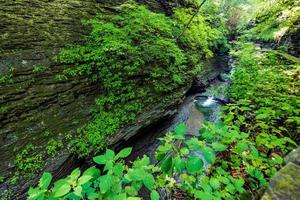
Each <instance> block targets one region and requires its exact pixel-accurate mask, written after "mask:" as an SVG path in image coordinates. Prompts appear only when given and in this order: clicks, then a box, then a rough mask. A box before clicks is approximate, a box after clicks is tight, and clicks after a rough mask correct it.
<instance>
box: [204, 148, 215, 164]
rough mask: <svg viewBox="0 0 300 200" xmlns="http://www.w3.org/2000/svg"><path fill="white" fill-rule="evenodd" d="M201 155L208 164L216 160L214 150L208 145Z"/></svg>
mask: <svg viewBox="0 0 300 200" xmlns="http://www.w3.org/2000/svg"><path fill="white" fill-rule="evenodd" d="M203 157H204V158H205V160H206V161H207V162H208V163H209V164H213V163H214V162H215V160H216V155H215V152H214V151H213V150H212V149H211V148H209V147H207V148H205V149H204V151H203Z"/></svg>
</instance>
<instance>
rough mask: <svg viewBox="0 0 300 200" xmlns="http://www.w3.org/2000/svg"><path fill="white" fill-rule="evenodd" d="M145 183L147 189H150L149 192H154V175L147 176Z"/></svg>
mask: <svg viewBox="0 0 300 200" xmlns="http://www.w3.org/2000/svg"><path fill="white" fill-rule="evenodd" d="M143 183H144V185H145V186H146V188H148V189H149V190H153V187H154V184H155V180H154V177H153V176H152V174H147V175H146V176H145V177H144V179H143Z"/></svg>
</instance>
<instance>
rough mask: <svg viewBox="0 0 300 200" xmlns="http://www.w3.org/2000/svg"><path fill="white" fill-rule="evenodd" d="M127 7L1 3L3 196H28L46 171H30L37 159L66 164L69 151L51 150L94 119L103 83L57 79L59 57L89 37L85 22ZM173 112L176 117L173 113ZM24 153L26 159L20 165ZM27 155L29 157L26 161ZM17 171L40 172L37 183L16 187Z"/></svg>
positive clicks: (47, 164)
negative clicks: (93, 109) (55, 152)
mask: <svg viewBox="0 0 300 200" xmlns="http://www.w3.org/2000/svg"><path fill="white" fill-rule="evenodd" d="M122 2H124V1H111V0H109V1H107V0H85V1H82V0H14V1H11V0H2V1H0V52H1V53H0V74H1V75H0V150H1V154H0V160H1V162H0V177H1V178H0V196H2V197H3V196H6V195H7V196H10V194H7V193H13V196H15V197H16V196H18V193H20V194H22V193H23V194H24V192H25V190H26V188H28V186H30V185H32V184H33V183H35V182H36V181H37V178H38V177H39V174H40V173H36V171H38V169H36V170H35V169H30V168H31V167H33V166H32V165H30V164H29V163H30V162H31V163H33V164H34V165H40V167H41V168H42V169H44V170H49V171H55V170H57V169H59V168H60V165H62V164H63V163H65V162H67V160H68V158H69V155H68V153H66V152H65V151H64V152H61V153H60V154H59V156H58V155H50V154H51V153H49V151H51V149H50V150H49V149H47V148H46V146H47V145H48V144H49V141H52V143H53V144H52V146H53V145H54V146H53V148H59V147H61V138H63V136H65V135H67V134H68V133H69V132H70V131H74V130H76V128H78V127H80V126H81V125H82V124H84V123H85V122H87V121H88V120H89V118H90V112H89V111H90V108H91V107H92V106H93V105H94V99H95V97H96V96H97V95H99V94H100V93H101V86H100V85H97V84H91V83H90V82H89V80H88V79H87V78H86V77H80V78H72V79H68V80H61V79H60V78H59V76H57V75H58V74H59V73H61V72H62V70H63V66H62V65H60V64H58V63H55V62H54V61H53V59H52V58H53V56H54V55H56V54H57V53H58V52H59V51H60V49H61V48H63V47H65V46H66V45H68V44H76V43H81V42H82V36H83V35H84V34H85V33H86V32H87V31H88V30H86V28H85V27H83V26H82V25H81V20H82V19H88V18H91V17H93V16H95V15H96V14H97V13H100V12H112V9H111V7H112V6H113V5H117V4H120V3H122ZM140 2H141V3H145V4H146V5H148V6H149V7H151V8H152V9H155V10H157V11H166V12H170V11H169V10H166V9H169V8H168V7H166V1H155V0H147V1H140ZM173 2H174V3H177V2H176V1H173ZM184 90H185V89H183V92H182V93H184ZM176 102H177V101H174V102H171V103H170V105H169V108H166V106H165V107H164V108H163V107H159V108H158V107H157V108H155V109H153V112H150V113H148V115H145V116H141V117H140V118H139V119H138V120H139V121H140V122H144V123H140V125H139V126H135V127H131V128H128V127H127V128H124V129H123V130H122V131H121V132H120V134H119V136H118V137H115V138H113V139H112V141H111V144H116V143H118V140H119V139H122V140H123V139H124V138H123V136H124V135H125V136H126V135H127V133H128V132H130V133H134V132H138V130H139V129H140V128H142V127H143V126H146V125H149V124H150V123H152V122H153V121H155V120H157V119H158V118H159V117H164V116H160V114H162V113H165V115H169V114H170V113H172V112H173V111H174V107H173V106H172V105H174V104H176ZM177 103H178V102H177ZM171 104H172V105H171ZM171 108H172V109H171ZM168 109H169V110H170V113H169V112H166V110H168ZM151 116H154V118H153V117H151ZM155 118H157V119H155ZM129 136H130V135H129ZM127 137H128V136H127ZM53 140H54V141H53ZM30 145H34V146H30ZM47 151H48V154H47ZM45 155H46V156H45ZM18 156H19V161H20V160H21V162H19V164H18V166H16V159H17V157H18ZM25 158H26V159H27V160H22V159H25ZM26 163H27V165H28V166H25V165H26ZM66 167H67V166H66ZM28 168H29V169H28ZM18 169H19V170H20V169H21V170H24V169H25V170H29V171H31V172H32V173H34V174H35V175H34V176H33V178H31V180H30V181H25V182H23V183H22V184H18V186H13V185H14V184H13V183H14V182H16V180H17V179H19V178H20V177H21V181H22V180H23V178H22V176H23V175H22V174H19V173H16V171H18ZM13 191H18V192H17V193H15V192H13ZM18 198H19V197H18ZM20 198H24V196H23V197H20Z"/></svg>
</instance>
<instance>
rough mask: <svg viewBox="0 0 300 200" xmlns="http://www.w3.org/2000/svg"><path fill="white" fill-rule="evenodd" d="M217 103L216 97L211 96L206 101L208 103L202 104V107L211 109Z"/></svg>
mask: <svg viewBox="0 0 300 200" xmlns="http://www.w3.org/2000/svg"><path fill="white" fill-rule="evenodd" d="M215 103H216V101H215V100H214V97H213V96H210V97H208V98H207V99H206V101H204V102H203V103H202V106H203V107H210V106H211V105H213V104H215Z"/></svg>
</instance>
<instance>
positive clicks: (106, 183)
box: [99, 174, 115, 194]
mask: <svg viewBox="0 0 300 200" xmlns="http://www.w3.org/2000/svg"><path fill="white" fill-rule="evenodd" d="M99 180H100V191H101V193H102V194H105V193H106V192H107V191H109V190H110V189H111V188H112V186H113V185H114V184H115V182H114V179H113V177H112V176H111V175H108V174H107V175H104V176H100V178H99Z"/></svg>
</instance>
